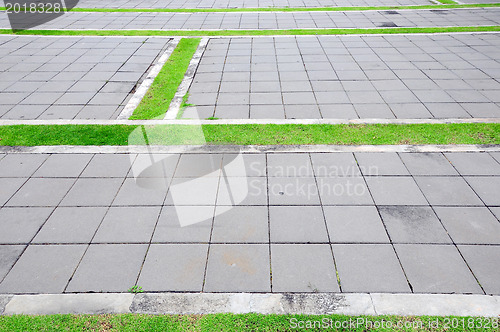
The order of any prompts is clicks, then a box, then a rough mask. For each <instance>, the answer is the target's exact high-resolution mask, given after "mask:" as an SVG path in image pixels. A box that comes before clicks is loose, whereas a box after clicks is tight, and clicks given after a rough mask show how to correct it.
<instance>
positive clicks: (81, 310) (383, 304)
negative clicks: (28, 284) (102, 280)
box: [0, 293, 500, 317]
mask: <svg viewBox="0 0 500 332" xmlns="http://www.w3.org/2000/svg"><path fill="white" fill-rule="evenodd" d="M2 307H3V308H4V311H3V312H2ZM250 312H253V313H261V314H310V315H320V314H344V315H433V316H449V315H454V316H482V317H497V316H498V315H499V314H500V296H489V295H460V294H375V293H374V294H369V293H353V294H339V293H309V294H308V293H293V294H292V293H150V294H136V295H134V294H128V293H107V294H102V293H94V294H41V295H13V296H4V295H0V314H3V315H16V314H30V315H47V314H67V313H71V314H103V313H136V314H214V313H240V314H241V313H250Z"/></svg>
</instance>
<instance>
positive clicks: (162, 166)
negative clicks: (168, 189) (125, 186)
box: [127, 153, 180, 188]
mask: <svg viewBox="0 0 500 332" xmlns="http://www.w3.org/2000/svg"><path fill="white" fill-rule="evenodd" d="M179 156H180V155H179V154H170V153H169V154H164V153H155V154H147V153H140V154H138V155H137V158H135V160H134V162H133V164H132V168H131V169H130V171H129V173H128V174H127V177H133V178H134V179H135V180H136V182H137V183H138V184H139V185H144V186H146V185H150V184H155V182H156V179H159V178H162V182H161V183H160V184H159V186H158V187H155V186H152V187H155V188H163V187H164V186H165V182H164V181H165V180H169V179H170V178H171V177H172V176H173V175H174V172H175V169H176V167H177V162H178V160H179ZM148 179H154V180H153V181H149V180H148ZM143 182H144V183H143Z"/></svg>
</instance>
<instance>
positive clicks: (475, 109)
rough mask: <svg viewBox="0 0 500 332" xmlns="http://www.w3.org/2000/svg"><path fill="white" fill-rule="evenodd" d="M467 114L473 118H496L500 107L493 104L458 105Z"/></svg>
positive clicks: (499, 114)
mask: <svg viewBox="0 0 500 332" xmlns="http://www.w3.org/2000/svg"><path fill="white" fill-rule="evenodd" d="M460 106H462V107H463V108H464V109H465V110H466V111H467V113H469V114H470V115H471V116H472V117H474V118H497V117H498V116H500V106H498V105H496V104H494V103H460Z"/></svg>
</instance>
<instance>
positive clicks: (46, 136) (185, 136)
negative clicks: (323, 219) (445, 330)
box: [0, 123, 500, 146]
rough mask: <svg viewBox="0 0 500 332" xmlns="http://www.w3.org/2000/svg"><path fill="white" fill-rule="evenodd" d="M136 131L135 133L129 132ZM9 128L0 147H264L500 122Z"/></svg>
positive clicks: (417, 137) (458, 134)
mask: <svg viewBox="0 0 500 332" xmlns="http://www.w3.org/2000/svg"><path fill="white" fill-rule="evenodd" d="M135 129H138V130H135ZM201 130H202V131H203V133H201V132H200V128H199V127H198V126H190V125H158V126H127V125H13V126H0V145H4V146H37V145H128V144H129V140H130V144H132V145H136V144H144V139H143V136H144V135H143V134H144V133H147V138H148V142H149V144H152V145H184V144H186V145H193V144H213V145H229V144H235V145H266V144H282V145H293V144H339V145H362V144H372V145H381V144H388V145H395V144H500V124H497V123H461V124H406V125H400V124H369V125H362V124H352V125H326V124H325V125H323V124H321V125H296V124H287V125H273V124H268V125H262V124H247V125H211V124H209V125H203V126H202V128H201Z"/></svg>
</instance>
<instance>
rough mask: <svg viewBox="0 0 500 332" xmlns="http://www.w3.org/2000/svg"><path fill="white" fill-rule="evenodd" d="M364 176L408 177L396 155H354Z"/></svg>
mask: <svg viewBox="0 0 500 332" xmlns="http://www.w3.org/2000/svg"><path fill="white" fill-rule="evenodd" d="M354 156H355V157H356V160H357V162H358V164H359V168H360V169H361V172H362V173H363V174H364V175H409V173H408V170H407V169H406V167H405V165H404V164H403V162H402V161H401V159H400V158H399V155H398V154H397V153H355V154H354Z"/></svg>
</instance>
